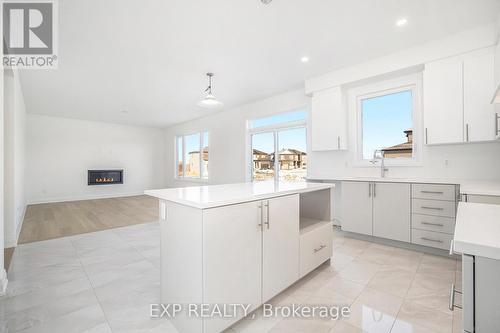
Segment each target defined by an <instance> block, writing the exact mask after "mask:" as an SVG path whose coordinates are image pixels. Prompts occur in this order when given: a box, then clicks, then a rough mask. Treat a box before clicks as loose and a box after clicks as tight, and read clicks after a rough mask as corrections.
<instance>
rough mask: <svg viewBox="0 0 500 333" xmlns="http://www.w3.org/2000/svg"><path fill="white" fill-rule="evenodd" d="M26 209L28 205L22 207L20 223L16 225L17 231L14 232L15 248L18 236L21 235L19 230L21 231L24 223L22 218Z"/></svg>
mask: <svg viewBox="0 0 500 333" xmlns="http://www.w3.org/2000/svg"><path fill="white" fill-rule="evenodd" d="M27 208H28V205H27V204H25V205H24V209H23V213H22V214H21V221H20V222H19V224H18V225H17V230H16V245H14V246H17V244H18V242H19V235H21V230H22V229H23V223H24V217H25V216H26V209H27Z"/></svg>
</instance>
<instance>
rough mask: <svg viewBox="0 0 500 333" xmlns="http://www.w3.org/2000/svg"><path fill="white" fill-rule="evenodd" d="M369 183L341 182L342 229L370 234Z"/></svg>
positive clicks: (370, 204) (370, 207)
mask: <svg viewBox="0 0 500 333" xmlns="http://www.w3.org/2000/svg"><path fill="white" fill-rule="evenodd" d="M371 186H372V184H371V183H367V182H342V230H344V231H350V232H357V233H359V234H365V235H372V233H373V230H372V196H371V195H372V194H371Z"/></svg>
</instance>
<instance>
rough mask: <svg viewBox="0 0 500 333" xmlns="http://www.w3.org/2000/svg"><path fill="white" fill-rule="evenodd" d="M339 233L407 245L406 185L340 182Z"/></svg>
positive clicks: (407, 199) (407, 194)
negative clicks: (396, 241) (371, 237)
mask: <svg viewBox="0 0 500 333" xmlns="http://www.w3.org/2000/svg"><path fill="white" fill-rule="evenodd" d="M342 230H345V231H350V232H355V233H360V234H365V235H370V236H376V237H381V238H388V239H394V240H399V241H403V242H409V241H410V185H409V184H402V183H381V182H380V183H379V182H376V183H374V182H342Z"/></svg>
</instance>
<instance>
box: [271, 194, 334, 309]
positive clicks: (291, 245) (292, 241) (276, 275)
mask: <svg viewBox="0 0 500 333" xmlns="http://www.w3.org/2000/svg"><path fill="white" fill-rule="evenodd" d="M263 209H264V213H265V214H264V217H265V218H267V220H264V226H263V227H264V228H263V232H262V240H263V244H262V245H263V246H262V251H263V253H262V254H263V255H262V266H263V267H262V268H263V271H262V298H263V299H262V301H263V302H266V301H268V300H270V299H271V298H273V297H274V296H276V295H277V294H279V293H280V292H281V291H283V290H284V289H285V288H286V287H288V286H290V285H291V284H292V283H294V282H295V281H297V280H298V278H299V265H298V258H299V196H298V195H291V196H286V197H281V198H276V199H270V200H267V202H266V201H265V202H264V207H263ZM330 240H331V237H330ZM330 243H331V241H330Z"/></svg>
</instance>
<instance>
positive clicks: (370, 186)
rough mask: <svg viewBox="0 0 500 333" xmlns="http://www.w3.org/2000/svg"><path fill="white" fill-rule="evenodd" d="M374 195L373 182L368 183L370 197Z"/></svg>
mask: <svg viewBox="0 0 500 333" xmlns="http://www.w3.org/2000/svg"><path fill="white" fill-rule="evenodd" d="M371 196H372V183H368V198H370V197H371Z"/></svg>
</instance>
